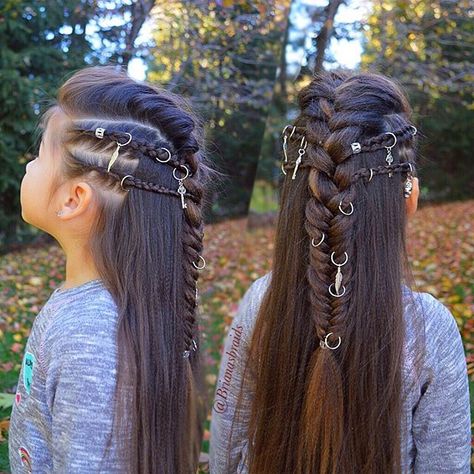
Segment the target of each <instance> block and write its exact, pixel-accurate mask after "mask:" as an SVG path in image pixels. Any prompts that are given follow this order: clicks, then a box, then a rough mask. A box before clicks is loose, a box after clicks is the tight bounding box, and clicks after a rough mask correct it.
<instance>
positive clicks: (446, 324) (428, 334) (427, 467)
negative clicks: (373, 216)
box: [209, 272, 471, 474]
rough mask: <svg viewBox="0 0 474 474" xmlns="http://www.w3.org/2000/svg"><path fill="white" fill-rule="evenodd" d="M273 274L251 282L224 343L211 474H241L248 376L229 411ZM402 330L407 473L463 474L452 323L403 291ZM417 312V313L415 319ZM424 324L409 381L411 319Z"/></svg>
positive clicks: (462, 386) (463, 417) (430, 302)
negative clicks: (416, 371) (419, 357)
mask: <svg viewBox="0 0 474 474" xmlns="http://www.w3.org/2000/svg"><path fill="white" fill-rule="evenodd" d="M270 276H271V272H270V273H268V274H267V275H265V276H264V277H262V278H259V279H258V280H256V281H255V282H254V283H253V284H252V285H251V287H250V288H249V290H248V291H247V292H246V294H245V295H244V297H243V299H242V301H241V303H240V305H239V309H238V312H237V315H236V317H235V318H234V320H233V322H232V324H231V327H230V329H229V332H228V334H227V337H226V339H225V344H224V349H223V358H222V361H221V366H220V371H219V378H218V381H217V385H216V389H215V393H214V403H213V409H212V418H211V438H210V453H209V455H210V472H211V474H233V473H247V472H248V468H247V465H246V459H245V458H246V455H247V448H248V439H247V438H246V435H245V429H246V427H247V424H248V417H249V414H250V404H251V400H252V390H253V388H252V387H253V379H252V374H251V373H249V372H248V375H247V376H246V377H245V382H244V386H245V389H244V393H243V407H242V412H241V414H240V416H239V417H236V419H235V421H234V430H235V431H234V434H233V435H232V442H231V444H230V445H229V439H230V436H229V434H230V430H231V424H232V419H233V415H234V413H235V405H236V401H237V397H238V392H239V390H240V383H241V380H242V368H243V364H244V361H245V359H246V354H247V351H248V344H249V341H250V336H251V333H252V330H253V325H254V322H255V317H256V314H257V310H258V307H259V305H260V302H261V300H262V297H263V294H264V292H265V290H266V288H267V286H268V283H269V281H270ZM403 295H404V303H405V315H406V316H405V320H406V328H407V340H406V346H405V349H406V353H407V354H408V357H407V358H406V362H405V365H404V377H407V380H410V378H411V382H410V383H409V384H408V383H407V386H408V385H409V386H410V388H409V389H408V388H407V389H406V390H405V391H406V392H407V393H408V397H407V401H406V403H405V406H404V414H405V417H406V421H407V426H408V427H410V428H409V429H408V432H407V433H405V435H404V437H405V443H404V445H403V446H402V462H403V463H404V466H403V468H404V469H405V471H406V470H407V469H408V472H414V473H417V474H418V473H429V474H437V473H449V474H458V473H459V474H469V472H470V453H471V428H470V425H471V418H470V405H469V385H468V377H467V365H466V359H465V353H464V348H463V344H462V340H461V335H460V332H459V329H458V327H457V324H456V320H455V319H454V317H453V315H452V314H451V313H450V311H449V310H448V309H447V308H446V306H444V305H443V304H442V303H441V302H440V301H438V300H437V299H435V298H434V297H433V296H432V295H430V294H429V293H421V292H411V291H410V290H409V289H408V287H406V286H404V285H403ZM414 309H416V311H414ZM420 310H421V311H420ZM420 313H421V314H424V316H421V317H423V318H424V319H425V340H426V356H425V363H424V365H423V370H422V373H421V377H420V378H419V379H418V380H417V378H415V377H414V375H413V374H412V373H413V367H412V364H413V354H416V352H417V351H420V348H419V347H417V346H416V345H415V344H414V341H415V338H414V336H413V334H415V331H414V330H413V328H414V327H415V326H413V324H412V323H413V315H415V314H418V318H419V317H420Z"/></svg>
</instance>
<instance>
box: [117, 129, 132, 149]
mask: <svg viewBox="0 0 474 474" xmlns="http://www.w3.org/2000/svg"><path fill="white" fill-rule="evenodd" d="M123 133H126V134H127V135H128V136H129V137H130V138H129V139H128V141H127V142H125V143H119V142H116V143H117V145H118V146H125V145H128V144H129V143H130V142H131V141H132V135H131V134H130V133H128V132H123Z"/></svg>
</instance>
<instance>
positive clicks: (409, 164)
mask: <svg viewBox="0 0 474 474" xmlns="http://www.w3.org/2000/svg"><path fill="white" fill-rule="evenodd" d="M408 166H409V167H410V173H413V167H412V166H411V163H408Z"/></svg>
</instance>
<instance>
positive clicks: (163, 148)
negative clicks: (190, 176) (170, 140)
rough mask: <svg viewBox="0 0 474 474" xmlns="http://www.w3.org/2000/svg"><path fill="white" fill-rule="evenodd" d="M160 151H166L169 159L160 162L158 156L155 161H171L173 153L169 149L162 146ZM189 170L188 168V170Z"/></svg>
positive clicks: (162, 161)
mask: <svg viewBox="0 0 474 474" xmlns="http://www.w3.org/2000/svg"><path fill="white" fill-rule="evenodd" d="M159 150H165V151H166V153H168V158H167V159H166V160H160V159H159V158H158V156H155V159H156V161H159V162H160V163H168V161H170V160H171V152H170V151H169V150H168V148H165V147H164V146H162V147H161V148H159ZM186 169H187V168H186Z"/></svg>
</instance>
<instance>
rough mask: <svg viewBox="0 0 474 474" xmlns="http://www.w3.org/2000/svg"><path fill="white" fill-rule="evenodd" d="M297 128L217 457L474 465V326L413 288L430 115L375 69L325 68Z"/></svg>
mask: <svg viewBox="0 0 474 474" xmlns="http://www.w3.org/2000/svg"><path fill="white" fill-rule="evenodd" d="M298 103H299V107H300V113H299V116H298V117H297V118H296V120H295V122H294V123H293V124H290V125H289V126H287V127H285V130H284V132H283V152H284V153H283V156H284V159H283V161H282V171H283V173H284V182H283V186H282V192H281V202H280V212H279V217H278V222H277V227H276V243H275V251H274V258H273V268H272V271H271V272H270V273H268V274H267V275H265V276H264V277H262V278H260V279H258V280H257V281H256V282H254V283H253V284H252V286H251V287H250V289H249V290H248V291H247V293H246V294H245V296H244V298H243V300H242V302H241V304H240V307H239V310H238V314H237V316H236V317H235V318H234V321H233V323H232V325H231V328H230V330H229V333H228V336H227V338H226V341H225V346H224V351H223V358H222V362H221V368H220V373H219V378H218V382H217V386H216V391H215V398H214V405H213V413H212V421H211V444H210V463H211V473H212V474H218V473H222V474H224V473H226V474H229V473H235V472H238V473H244V472H249V473H251V474H276V473H279V474H280V473H281V474H282V473H285V474H286V473H288V474H290V473H291V474H303V473H305V474H309V473H314V474H327V473H332V474H336V473H337V474H350V473H354V474H361V473H366V474H388V473H394V474H398V473H400V472H415V473H421V472H423V473H430V474H434V473H440V472H446V473H448V472H449V473H450V474H453V473H462V474H467V473H469V470H470V410H469V389H468V378H467V366H466V360H465V354H464V349H463V344H462V340H461V336H460V333H459V330H458V327H457V324H456V321H455V319H454V317H453V316H452V314H451V313H450V311H449V310H448V309H447V308H446V306H444V305H443V304H442V303H441V302H440V301H438V300H437V299H435V298H434V297H433V296H432V295H430V294H429V293H426V292H416V291H414V290H412V289H411V288H412V287H413V280H414V279H413V276H412V275H411V273H410V267H409V263H408V260H407V252H406V244H407V242H406V224H407V218H408V217H409V216H411V215H413V213H414V212H415V211H416V208H417V200H418V194H419V185H418V179H417V178H416V177H414V174H415V170H416V167H415V158H416V151H415V142H416V139H417V129H416V126H415V125H414V124H413V123H412V122H411V121H410V116H411V110H410V106H409V104H408V102H407V99H406V97H405V95H404V94H403V92H402V90H401V89H400V87H399V86H398V85H397V84H396V83H394V81H392V80H390V79H388V78H387V77H384V76H382V75H379V74H375V73H360V74H353V73H349V72H344V71H337V72H329V73H322V74H318V75H316V76H315V77H313V78H312V80H311V82H310V83H309V84H308V85H307V86H305V87H304V88H303V89H302V90H301V92H300V93H299V96H298Z"/></svg>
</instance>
